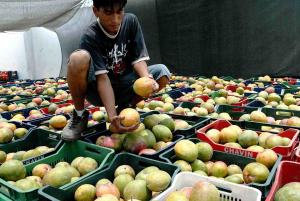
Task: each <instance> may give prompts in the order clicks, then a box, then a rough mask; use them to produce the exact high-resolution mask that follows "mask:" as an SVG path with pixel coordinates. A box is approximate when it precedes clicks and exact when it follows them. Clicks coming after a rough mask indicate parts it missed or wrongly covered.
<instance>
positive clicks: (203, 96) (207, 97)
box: [176, 95, 210, 103]
mask: <svg viewBox="0 0 300 201" xmlns="http://www.w3.org/2000/svg"><path fill="white" fill-rule="evenodd" d="M180 97H181V96H180ZM180 97H179V98H177V99H176V101H178V102H191V103H194V101H195V99H196V98H201V99H202V100H203V101H204V102H206V101H207V100H208V99H209V98H210V97H209V96H208V95H197V96H195V97H193V98H190V99H189V100H188V101H181V100H180Z"/></svg>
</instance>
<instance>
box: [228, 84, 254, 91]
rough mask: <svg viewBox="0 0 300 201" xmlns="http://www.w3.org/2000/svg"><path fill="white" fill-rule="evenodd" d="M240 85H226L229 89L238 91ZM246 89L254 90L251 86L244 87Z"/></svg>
mask: <svg viewBox="0 0 300 201" xmlns="http://www.w3.org/2000/svg"><path fill="white" fill-rule="evenodd" d="M238 87H239V86H237V85H227V86H226V87H225V89H226V90H227V91H232V92H236V89H237V88H238ZM243 89H244V90H249V91H252V89H251V87H243Z"/></svg>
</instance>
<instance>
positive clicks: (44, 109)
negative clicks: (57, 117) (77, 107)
mask: <svg viewBox="0 0 300 201" xmlns="http://www.w3.org/2000/svg"><path fill="white" fill-rule="evenodd" d="M70 105H71V104H70V103H62V104H57V107H58V108H62V107H66V106H70ZM48 107H49V105H48V106H47V107H45V108H42V109H40V111H41V112H42V113H43V114H49V110H48Z"/></svg>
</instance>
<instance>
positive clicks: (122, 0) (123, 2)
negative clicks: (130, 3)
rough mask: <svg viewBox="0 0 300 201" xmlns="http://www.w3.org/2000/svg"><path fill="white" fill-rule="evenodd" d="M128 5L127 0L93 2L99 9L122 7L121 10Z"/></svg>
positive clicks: (98, 0) (95, 0)
mask: <svg viewBox="0 0 300 201" xmlns="http://www.w3.org/2000/svg"><path fill="white" fill-rule="evenodd" d="M126 3H127V0H93V4H94V6H95V7H96V8H97V9H99V8H113V7H114V5H120V6H121V8H124V7H125V5H126Z"/></svg>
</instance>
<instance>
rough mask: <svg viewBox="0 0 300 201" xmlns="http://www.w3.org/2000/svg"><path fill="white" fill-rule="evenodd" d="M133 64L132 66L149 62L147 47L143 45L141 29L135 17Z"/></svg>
mask: <svg viewBox="0 0 300 201" xmlns="http://www.w3.org/2000/svg"><path fill="white" fill-rule="evenodd" d="M133 47H134V48H133V49H134V51H133V62H132V65H134V64H136V63H138V62H140V61H145V60H149V59H150V58H149V55H148V51H147V47H146V44H145V40H144V36H143V32H142V28H141V26H140V23H139V21H138V19H137V17H136V16H134V18H133Z"/></svg>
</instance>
